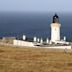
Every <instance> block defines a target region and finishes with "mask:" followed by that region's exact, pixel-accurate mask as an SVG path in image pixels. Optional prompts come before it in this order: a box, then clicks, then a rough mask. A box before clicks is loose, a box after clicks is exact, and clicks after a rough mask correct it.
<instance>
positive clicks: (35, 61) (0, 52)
mask: <svg viewBox="0 0 72 72" xmlns="http://www.w3.org/2000/svg"><path fill="white" fill-rule="evenodd" d="M0 72H72V53H71V52H66V51H64V50H54V49H53V50H52V49H41V48H19V47H18V48H17V47H10V46H0Z"/></svg>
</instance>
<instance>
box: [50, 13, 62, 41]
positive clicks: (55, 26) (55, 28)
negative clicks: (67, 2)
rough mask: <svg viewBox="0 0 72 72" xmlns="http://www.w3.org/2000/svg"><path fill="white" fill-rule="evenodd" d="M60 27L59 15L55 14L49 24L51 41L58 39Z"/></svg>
mask: <svg viewBox="0 0 72 72" xmlns="http://www.w3.org/2000/svg"><path fill="white" fill-rule="evenodd" d="M60 27H61V24H60V23H59V17H58V16H57V14H55V15H54V16H53V22H52V24H51V42H56V41H60Z"/></svg>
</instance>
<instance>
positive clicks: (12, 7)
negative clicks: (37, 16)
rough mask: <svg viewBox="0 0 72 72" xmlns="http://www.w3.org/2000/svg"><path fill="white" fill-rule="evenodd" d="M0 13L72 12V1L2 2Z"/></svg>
mask: <svg viewBox="0 0 72 72" xmlns="http://www.w3.org/2000/svg"><path fill="white" fill-rule="evenodd" d="M0 11H25V12H50V11H52V12H72V0H0Z"/></svg>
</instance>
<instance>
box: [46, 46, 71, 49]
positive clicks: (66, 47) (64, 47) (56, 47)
mask: <svg viewBox="0 0 72 72" xmlns="http://www.w3.org/2000/svg"><path fill="white" fill-rule="evenodd" d="M45 48H52V49H71V48H72V47H71V46H51V47H45Z"/></svg>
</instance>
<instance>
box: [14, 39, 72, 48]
mask: <svg viewBox="0 0 72 72" xmlns="http://www.w3.org/2000/svg"><path fill="white" fill-rule="evenodd" d="M13 45H15V46H26V47H34V48H51V49H71V48H72V46H71V45H69V46H48V47H40V46H34V43H33V42H27V41H22V40H13Z"/></svg>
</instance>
